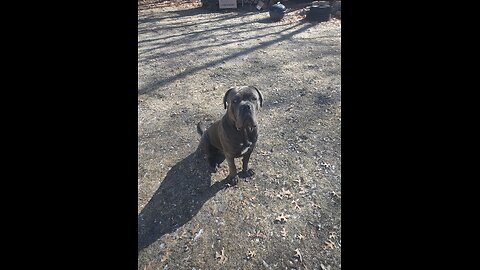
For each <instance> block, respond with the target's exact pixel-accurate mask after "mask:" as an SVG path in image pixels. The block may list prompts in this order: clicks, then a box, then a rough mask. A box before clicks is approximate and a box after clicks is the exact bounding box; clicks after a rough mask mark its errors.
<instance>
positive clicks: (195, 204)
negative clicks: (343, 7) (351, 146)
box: [138, 3, 341, 270]
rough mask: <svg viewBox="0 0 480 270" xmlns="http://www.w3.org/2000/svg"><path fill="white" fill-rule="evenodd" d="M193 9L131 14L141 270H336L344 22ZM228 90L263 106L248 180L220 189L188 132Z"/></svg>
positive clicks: (211, 116)
mask: <svg viewBox="0 0 480 270" xmlns="http://www.w3.org/2000/svg"><path fill="white" fill-rule="evenodd" d="M199 6H200V5H199V4H197V3H194V4H182V5H180V6H176V7H160V8H153V9H152V8H150V9H144V10H139V13H138V269H189V270H192V269H196V270H200V269H202V270H209V269H309V270H311V269H321V270H327V269H331V270H333V269H341V132H340V131H341V128H340V126H341V66H340V58H341V53H340V52H341V23H340V21H339V20H336V19H332V20H330V21H328V22H322V23H310V22H307V21H305V20H304V19H303V18H304V12H303V11H302V9H297V10H293V9H291V10H290V11H291V12H288V13H287V14H286V15H285V17H284V19H283V20H282V21H280V22H271V21H270V19H269V15H268V12H259V11H256V10H255V9H254V8H253V6H245V7H243V8H240V9H238V10H229V11H220V12H209V11H207V10H205V9H203V8H201V7H199ZM235 85H254V86H256V87H258V88H259V89H260V90H261V91H262V94H263V98H264V104H263V107H262V108H261V110H260V114H259V115H258V124H259V138H258V142H257V147H256V149H255V150H254V152H253V154H252V157H251V159H250V167H251V168H253V169H254V170H255V172H256V174H255V175H254V176H253V177H251V178H250V179H247V180H244V179H240V181H239V183H238V185H237V186H235V187H226V186H225V181H223V179H224V178H225V177H226V176H227V173H228V168H227V164H226V163H225V162H224V163H223V164H222V166H221V169H220V170H219V171H218V172H217V173H214V174H209V173H207V170H206V164H205V162H203V160H202V159H201V158H198V157H197V156H196V148H197V145H198V142H199V138H200V136H199V135H198V134H197V132H196V124H197V122H199V121H202V120H206V121H207V122H208V121H213V120H216V119H219V118H221V116H222V115H223V114H224V112H225V110H224V108H223V104H222V101H223V95H224V93H225V91H226V90H227V89H228V88H229V87H232V86H235ZM240 164H241V162H240V160H238V162H237V165H238V166H237V167H239V165H240Z"/></svg>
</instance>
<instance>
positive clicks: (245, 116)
mask: <svg viewBox="0 0 480 270" xmlns="http://www.w3.org/2000/svg"><path fill="white" fill-rule="evenodd" d="M262 104H263V97H262V93H261V92H260V90H258V89H257V88H256V87H254V86H238V87H233V88H230V89H228V91H227V92H226V93H225V96H224V97H223V105H224V107H225V109H227V115H228V117H229V118H230V120H231V121H232V122H233V123H234V124H235V127H236V128H237V130H241V129H244V128H247V129H249V130H252V129H253V128H256V127H257V112H258V108H259V106H260V107H262Z"/></svg>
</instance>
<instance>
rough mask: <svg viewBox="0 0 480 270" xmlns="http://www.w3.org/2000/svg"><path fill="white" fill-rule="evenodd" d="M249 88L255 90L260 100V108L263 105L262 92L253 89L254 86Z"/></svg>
mask: <svg viewBox="0 0 480 270" xmlns="http://www.w3.org/2000/svg"><path fill="white" fill-rule="evenodd" d="M250 87H252V88H253V89H255V90H257V93H258V97H259V98H260V107H262V104H263V97H262V92H260V90H258V88H257V87H255V86H250Z"/></svg>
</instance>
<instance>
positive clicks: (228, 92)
mask: <svg viewBox="0 0 480 270" xmlns="http://www.w3.org/2000/svg"><path fill="white" fill-rule="evenodd" d="M233 89H235V87H232V88H230V89H228V90H227V92H226V93H225V96H223V108H224V109H226V108H227V97H228V94H230V91H232V90H233Z"/></svg>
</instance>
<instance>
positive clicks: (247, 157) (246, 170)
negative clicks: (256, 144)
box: [238, 151, 255, 178]
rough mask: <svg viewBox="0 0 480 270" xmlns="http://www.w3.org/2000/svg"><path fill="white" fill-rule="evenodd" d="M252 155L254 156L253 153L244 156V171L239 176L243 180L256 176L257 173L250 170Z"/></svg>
mask: <svg viewBox="0 0 480 270" xmlns="http://www.w3.org/2000/svg"><path fill="white" fill-rule="evenodd" d="M251 154H252V151H250V152H248V153H246V154H245V155H244V156H243V159H242V171H241V172H240V173H239V174H238V176H240V177H242V178H247V177H250V176H253V175H254V174H255V172H254V171H253V170H252V169H249V168H248V161H249V160H250V155H251Z"/></svg>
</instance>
